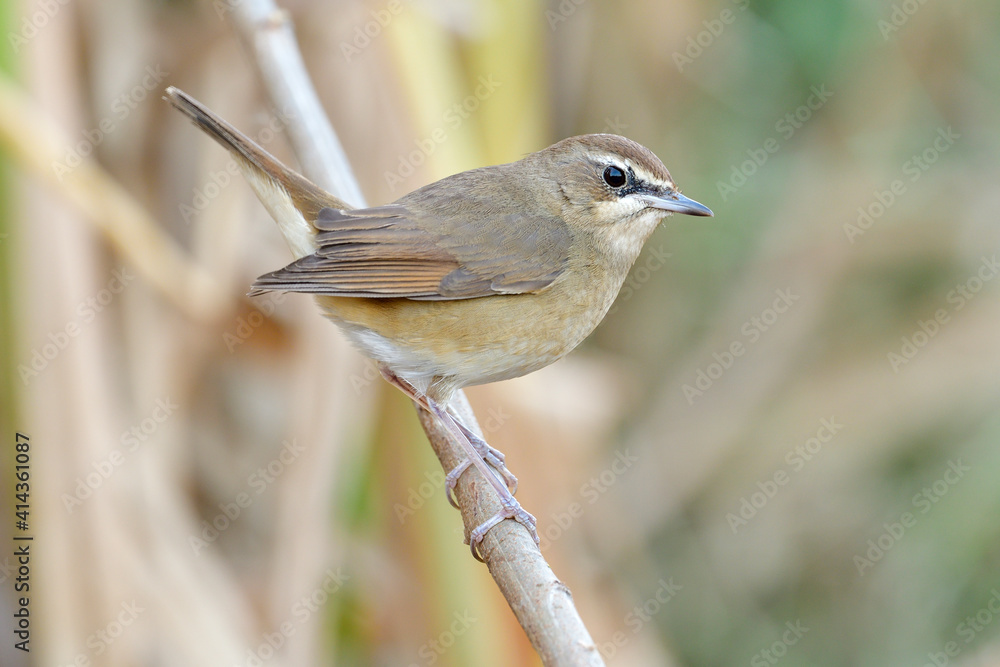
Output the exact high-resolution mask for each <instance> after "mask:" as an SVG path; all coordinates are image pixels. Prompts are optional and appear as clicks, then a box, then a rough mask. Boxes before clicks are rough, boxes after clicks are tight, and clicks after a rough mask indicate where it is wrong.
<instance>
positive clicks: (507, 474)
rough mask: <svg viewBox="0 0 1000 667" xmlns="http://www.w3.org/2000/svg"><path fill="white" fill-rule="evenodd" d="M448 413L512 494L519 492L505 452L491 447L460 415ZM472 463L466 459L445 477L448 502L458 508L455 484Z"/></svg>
mask: <svg viewBox="0 0 1000 667" xmlns="http://www.w3.org/2000/svg"><path fill="white" fill-rule="evenodd" d="M448 414H449V416H450V417H451V418H452V419H453V420H454V421H455V423H456V424H457V425H458V427H459V428H460V429H462V433H463V434H464V435H465V437H466V438H468V439H469V442H470V443H471V444H472V446H473V447H474V448H475V449H476V452H477V453H478V454H479V455H480V456H481V457H483V460H484V461H486V463H487V464H489V466H490V467H491V468H493V470H495V471H496V473H497V474H499V475H500V476H501V477H502V478H503V482H504V484H506V485H507V490H508V491H510V494H511V495H514V494H515V493H517V477H515V476H514V473H512V472H511V471H510V470H508V469H507V466H506V464H505V463H504V461H505V460H506V459H505V457H504V455H503V452H501V451H500V450H499V449H496V448H495V447H491V446H490V444H489V443H488V442H486V441H485V440H483V439H482V438H480V437H479V436H478V435H476V434H475V433H473V432H472V429H470V428H469V427H467V426H466V425H465V424H463V423H462V420H460V419H459V418H458V416H456V415H454V414H452V413H451V412H450V411H449V413H448ZM470 465H472V462H471V461H470V460H468V459H466V460H465V461H462V462H461V463H460V464H458V465H457V466H455V468H454V469H452V471H451V472H449V473H448V475H447V477H445V493H446V495H447V496H448V502H449V503H451V505H452V507H454V508H456V509H457V508H458V501H457V500H456V499H455V485H456V484H458V478H459V477H461V476H462V473H463V472H465V471H466V470H467V469H468V468H469V466H470Z"/></svg>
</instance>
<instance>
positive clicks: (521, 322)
mask: <svg viewBox="0 0 1000 667" xmlns="http://www.w3.org/2000/svg"><path fill="white" fill-rule="evenodd" d="M165 99H166V100H167V101H168V102H169V103H170V104H171V105H173V106H174V107H176V108H177V109H179V110H180V111H181V112H183V113H184V114H185V115H186V116H188V118H189V119H190V120H192V121H193V122H194V123H195V125H197V126H198V127H199V128H200V129H202V130H203V131H205V132H206V133H207V134H208V135H209V136H211V137H212V138H213V139H214V140H215V141H217V142H218V143H219V144H221V145H222V146H223V147H224V148H226V149H227V150H228V151H229V152H230V153H231V154H232V156H233V157H234V158H235V160H236V163H237V164H238V166H239V168H240V170H241V171H242V173H243V175H244V177H245V178H246V180H247V181H248V183H249V184H250V186H251V187H252V189H253V190H254V191H255V193H256V194H257V196H258V198H259V199H260V201H261V202H262V204H263V205H264V207H265V208H266V209H267V210H268V212H269V213H270V214H271V216H272V217H273V218H274V219H275V221H276V222H277V224H278V226H279V228H280V229H281V231H282V233H283V234H284V236H285V238H286V239H287V241H288V243H289V246H290V248H291V250H292V252H293V254H294V255H295V256H296V257H297V259H295V261H293V262H291V263H290V264H288V265H287V266H285V267H284V268H281V269H278V270H276V271H272V272H270V273H265V274H264V275H262V276H260V277H259V278H258V279H257V280H256V281H255V282H254V283H253V285H252V289H251V291H250V294H251V295H259V294H263V293H265V292H271V291H284V292H301V293H306V294H312V295H314V296H315V298H316V301H317V303H318V305H319V307H320V309H321V310H322V312H323V314H324V315H325V316H326V317H327V318H328V319H330V320H332V321H333V322H334V323H335V324H336V325H337V326H338V327H339V328H340V329H341V330H342V331H343V332H344V334H345V335H346V337H347V338H348V340H350V341H351V343H352V344H353V345H354V346H355V347H356V348H357V349H358V350H359V351H361V353H362V354H364V355H366V356H367V357H369V358H370V359H372V360H374V361H375V362H376V364H377V366H378V368H379V370H380V372H381V373H382V376H383V377H384V378H385V379H386V380H387V381H388V382H389V383H390V384H392V385H394V386H396V387H397V388H399V389H400V390H401V391H403V393H405V394H406V395H407V396H409V397H410V398H411V399H413V400H414V401H415V402H416V403H417V404H418V405H419V406H420V407H421V408H423V409H425V410H427V411H428V412H430V413H431V414H433V415H434V416H435V417H436V418H437V419H438V420H439V421H440V422H441V423H442V424H443V425H444V426H445V428H446V429H447V430H448V432H449V434H450V435H451V436H452V437H453V438H454V439H455V440H456V442H457V443H458V444H459V446H460V447H461V448H462V449H463V451H464V452H465V455H466V457H467V458H466V459H465V460H464V461H463V462H462V463H461V464H460V465H459V466H457V467H456V468H455V469H453V470H451V471H450V472H449V473H448V475H447V477H446V486H447V496H448V499H449V501H450V502H451V503H452V504H453V505H456V506H457V503H456V502H455V499H454V498H453V493H454V487H455V484H456V483H457V480H458V478H459V476H461V475H462V474H463V473H464V472H465V470H467V469H468V468H469V467H476V468H477V469H479V470H480V471H481V472H482V473H483V475H484V476H485V477H486V479H487V480H488V481H489V483H490V484H491V485H492V486H493V488H494V489H495V490H496V492H497V494H498V496H499V498H500V504H501V510H500V511H499V512H498V513H497V514H496V515H495V516H493V517H491V518H490V519H489V520H487V521H486V522H484V523H483V524H481V525H480V526H477V527H476V528H475V529H474V530H472V531H471V532H470V534H469V537H468V540H469V544H470V547H471V549H472V554H473V556H474V557H476V558H477V559H478V560H482V554H481V552H480V543H481V542H482V540H483V538H484V537H485V535H486V534H487V533H488V531H489V530H490V529H492V528H493V526H495V525H497V524H498V523H500V522H501V521H503V520H505V519H514V520H516V521H518V522H520V523H522V524H523V525H525V527H526V528H527V529H528V531H529V533H530V534H531V536H532V537H533V539H534V540H535V542H536V544H537V543H538V534H537V530H536V522H535V519H534V517H533V516H532V515H531V514H529V513H528V512H526V511H525V510H524V509H523V508H522V507H521V506H520V504H519V503H518V502H517V501H516V500H515V499H514V495H513V494H514V492H515V491H516V488H517V478H516V477H515V476H514V475H513V474H512V473H510V471H509V470H507V468H506V465H505V458H504V455H503V454H502V453H501V452H499V451H498V450H496V449H494V448H493V447H491V446H489V445H488V444H487V443H486V442H485V441H483V440H482V439H481V438H480V437H479V436H478V435H477V434H476V433H474V432H473V431H472V430H471V429H470V428H468V427H467V426H466V425H465V424H463V423H462V422H461V420H460V419H459V418H458V417H457V415H456V414H455V413H454V412H453V411H451V410H450V409H449V403H450V401H451V399H452V397H453V396H454V395H455V392H457V391H458V390H460V389H462V388H464V387H469V386H473V385H481V384H487V383H491V382H498V381H501V380H507V379H511V378H516V377H520V376H522V375H526V374H528V373H531V372H533V371H536V370H538V369H540V368H543V367H545V366H548V365H549V364H552V363H553V362H555V361H557V360H558V359H560V358H562V357H563V356H565V355H566V354H567V353H568V352H570V351H571V350H572V349H573V348H575V347H576V346H577V345H579V344H580V343H581V342H582V341H583V340H584V339H585V338H586V337H587V336H588V335H589V334H590V333H591V332H592V331H593V330H594V328H595V327H596V326H597V325H598V324H599V323H600V322H601V320H602V319H603V318H604V316H605V314H606V313H607V312H608V310H609V308H610V307H611V305H612V303H613V302H614V300H615V298H616V296H617V295H618V292H619V290H620V289H621V287H622V284H623V283H624V281H625V279H626V277H627V275H628V272H629V270H630V269H631V267H632V265H633V264H634V263H635V261H636V259H637V258H638V256H639V253H640V251H641V250H642V247H643V245H644V243H645V242H646V240H647V239H648V238H649V237H650V235H651V234H652V233H653V231H654V230H655V229H656V228H657V226H658V225H659V224H660V222H661V221H662V220H663V219H664V218H665V217H666V216H668V215H670V214H672V213H679V214H685V215H693V216H711V215H713V213H712V211H711V210H710V209H709V208H707V207H706V206H704V205H702V204H700V203H698V202H696V201H694V200H693V199H689V198H688V197H685V196H684V195H682V194H681V193H680V190H679V189H678V188H677V186H676V184H675V182H674V180H673V178H672V177H671V175H670V172H669V171H668V170H667V168H666V167H665V166H664V164H663V162H661V161H660V159H659V158H658V157H657V156H656V155H655V154H654V153H653V152H652V151H651V150H649V149H648V148H646V147H644V146H642V145H641V144H639V143H636V142H635V141H632V140H630V139H627V138H625V137H622V136H618V135H615V134H587V135H581V136H573V137H569V138H566V139H563V140H561V141H559V142H557V143H555V144H553V145H551V146H549V147H548V148H544V149H542V150H539V151H537V152H534V153H530V154H528V155H526V156H525V157H524V158H522V159H521V160H518V161H516V162H511V163H508V164H500V165H494V166H487V167H480V168H477V169H472V170H469V171H464V172H461V173H458V174H454V175H452V176H448V177H445V178H443V179H441V180H439V181H436V182H434V183H430V184H428V185H425V186H423V187H421V188H418V189H417V190H414V191H413V192H410V193H408V194H406V195H404V196H402V197H400V198H399V199H397V200H396V201H394V202H392V203H389V204H385V205H381V206H374V207H370V208H352V207H351V206H349V205H348V204H347V203H346V202H344V201H342V200H341V199H339V198H337V197H335V196H333V195H332V194H330V193H328V192H326V191H324V190H323V189H322V188H320V187H318V186H316V185H315V184H313V183H312V182H311V181H309V180H308V179H306V178H305V177H304V176H302V175H300V174H299V173H297V172H295V171H294V170H292V169H290V168H289V167H287V166H285V165H284V164H282V163H281V162H279V161H278V160H277V159H275V158H274V157H273V156H271V155H270V154H269V153H267V152H266V151H265V150H264V149H263V148H261V147H260V146H259V145H257V144H256V143H254V142H253V141H252V140H251V139H250V138H249V137H247V136H246V135H244V134H243V133H241V132H239V131H238V130H237V129H236V128H234V127H233V126H232V125H230V124H229V123H227V122H226V121H224V120H223V119H221V118H220V117H218V116H217V115H216V114H214V113H213V112H212V111H210V110H209V109H208V108H206V107H205V106H204V105H202V104H201V103H200V102H198V101H197V100H195V99H194V98H193V97H191V96H190V95H188V94H186V93H184V92H183V91H181V90H179V89H177V88H175V87H172V86H171V87H169V88H167V90H166V92H165Z"/></svg>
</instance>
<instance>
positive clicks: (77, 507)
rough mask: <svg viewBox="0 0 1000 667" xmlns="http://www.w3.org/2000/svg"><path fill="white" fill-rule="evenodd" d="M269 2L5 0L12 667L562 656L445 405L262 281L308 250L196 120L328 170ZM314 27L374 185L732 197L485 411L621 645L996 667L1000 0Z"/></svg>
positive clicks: (531, 501)
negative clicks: (519, 165)
mask: <svg viewBox="0 0 1000 667" xmlns="http://www.w3.org/2000/svg"><path fill="white" fill-rule="evenodd" d="M238 3H239V0H215V1H214V2H207V1H206V2H193V1H187V2H186V1H178V0H161V1H159V2H150V1H143V0H100V1H97V0H73V1H71V2H70V1H67V0H26V1H24V2H15V3H5V4H4V5H3V6H2V18H0V27H2V30H0V33H2V34H3V35H4V36H5V37H4V40H3V41H4V45H3V47H0V68H2V70H3V72H4V74H3V76H2V86H0V135H2V136H0V141H2V146H3V148H2V153H0V155H2V159H3V164H4V166H3V169H2V172H0V193H2V194H0V208H2V212H0V258H2V272H0V293H2V296H0V302H2V304H3V307H2V311H0V312H2V320H0V330H2V333H0V347H2V352H0V364H2V368H0V371H2V378H3V382H2V392H3V397H2V412H0V421H2V426H3V428H2V434H3V435H2V439H3V454H2V461H3V466H4V471H5V472H4V474H3V476H2V479H0V493H2V499H0V508H2V510H3V512H2V516H3V520H2V521H0V537H2V538H3V540H4V543H5V544H6V545H8V546H5V547H3V548H2V549H0V554H3V555H2V556H0V591H2V594H0V611H2V614H0V619H2V620H0V630H2V635H3V637H4V639H3V641H2V642H0V663H2V664H3V665H4V666H17V665H24V664H28V662H29V658H30V661H31V662H33V663H34V664H38V665H60V666H62V665H213V666H215V665H245V666H251V665H262V664H266V665H319V664H323V665H393V666H395V665H403V666H407V667H409V666H411V665H483V666H492V665H498V666H500V665H536V664H540V663H539V662H538V659H537V657H536V656H535V654H534V652H533V650H532V649H531V647H530V645H529V644H528V643H527V640H526V639H525V638H524V636H523V633H522V631H521V629H520V628H519V626H518V625H517V624H516V622H515V620H514V618H513V615H512V614H511V613H510V611H509V609H508V608H507V606H506V604H505V602H504V600H503V599H502V597H501V596H500V595H499V593H498V592H497V591H496V589H495V586H494V585H493V582H492V580H491V579H490V577H489V575H488V573H487V570H486V568H485V567H483V566H482V565H480V564H478V563H476V562H475V561H473V560H472V558H470V556H469V554H468V549H467V548H466V547H465V546H463V544H462V528H461V521H460V517H459V515H458V513H457V512H455V511H454V510H452V509H451V508H450V507H449V506H448V504H447V502H446V501H445V497H444V492H443V473H442V471H441V469H440V466H439V464H438V462H437V460H436V459H435V458H434V456H433V454H432V453H431V450H430V447H429V446H428V444H427V442H426V438H425V436H424V434H423V432H422V430H421V429H420V427H419V424H418V421H417V419H416V415H415V412H414V410H413V407H412V406H411V405H410V404H409V403H408V402H407V401H406V399H405V398H404V397H403V396H402V395H401V394H399V392H396V391H394V390H392V389H391V388H389V387H388V386H387V385H386V384H385V383H384V382H382V381H381V379H380V378H378V376H377V373H376V372H375V370H374V369H373V368H372V366H371V364H370V363H367V362H366V361H365V360H364V359H362V358H361V357H360V356H359V355H358V354H357V353H355V352H354V351H353V350H352V349H350V347H349V346H348V345H347V344H346V343H345V341H344V339H343V338H342V337H341V336H340V334H339V333H338V332H337V331H336V329H335V327H333V326H331V325H330V324H329V323H328V322H326V321H324V320H323V319H322V318H321V317H320V315H319V314H318V312H317V310H316V309H315V307H314V305H313V303H312V302H311V300H310V299H309V298H307V297H305V296H302V295H288V296H286V297H284V298H282V297H281V296H280V295H278V296H267V297H262V298H258V299H254V300H251V299H249V298H247V297H245V296H244V295H245V293H246V291H247V289H248V286H249V285H250V283H251V282H252V280H253V279H254V278H255V277H256V276H257V275H259V274H262V273H264V272H267V271H270V270H273V269H276V268H278V267H281V266H283V265H285V264H286V263H287V262H288V261H290V259H291V257H290V254H289V252H288V249H287V248H286V246H285V245H284V242H283V240H282V239H281V237H280V235H279V234H278V232H277V229H276V227H275V225H274V224H273V222H272V221H271V220H270V219H269V218H268V216H267V214H266V213H265V212H264V210H263V208H262V207H261V206H260V205H259V204H258V202H257V201H256V200H255V199H254V197H253V195H252V193H251V191H250V189H249V188H248V187H247V186H246V184H245V183H243V181H242V179H241V177H239V176H234V174H233V173H232V172H230V171H229V170H228V165H229V158H228V156H227V155H226V154H225V152H224V151H222V150H220V149H219V148H218V147H217V146H216V145H215V144H213V143H211V142H210V141H209V140H208V139H206V137H205V136H204V135H202V134H201V133H200V132H198V131H197V130H196V129H195V128H194V127H192V126H191V125H190V123H188V122H187V121H186V120H184V119H183V118H182V117H181V116H180V114H177V113H176V112H174V111H172V110H171V109H169V108H168V106H167V104H166V103H165V102H163V101H162V100H161V95H162V90H163V89H164V88H165V87H166V86H168V85H175V86H178V87H180V88H182V89H184V90H186V91H187V92H189V93H191V94H192V95H194V96H195V97H197V98H199V99H200V100H202V101H203V102H204V103H205V104H207V105H208V106H209V107H211V108H213V109H214V110H215V111H216V112H218V113H219V114H220V115H222V116H223V117H225V118H226V119H228V120H229V121H231V122H232V123H234V124H235V125H236V126H237V127H239V128H240V129H242V130H243V131H244V132H246V133H247V134H249V135H250V136H252V137H254V138H256V139H257V140H258V141H259V142H260V143H261V144H262V145H264V146H265V147H266V148H267V149H268V150H269V151H271V152H273V153H274V154H276V155H277V156H279V157H280V158H281V159H284V160H287V161H289V163H291V164H296V163H295V162H294V157H293V155H292V153H291V150H290V148H289V145H288V143H287V137H286V136H285V134H286V133H285V130H286V128H287V126H288V123H289V122H294V119H288V118H286V117H284V116H283V115H282V114H281V113H280V112H281V110H280V109H275V108H273V107H271V106H270V105H269V103H268V101H267V98H266V96H265V95H264V94H263V93H262V89H261V86H260V83H259V77H258V75H257V72H256V70H255V65H254V64H253V62H252V59H251V58H250V57H249V56H248V50H247V49H246V48H244V47H243V46H242V45H241V43H240V39H239V37H238V35H237V33H236V31H235V30H234V29H233V25H232V22H231V19H232V14H233V11H234V9H236V8H237V7H238ZM284 7H285V8H286V9H287V11H288V12H289V14H290V16H291V18H292V20H293V21H294V25H295V27H296V31H297V35H298V38H299V41H300V44H301V47H302V50H303V53H304V57H305V59H306V65H307V67H308V68H309V70H310V72H311V74H312V76H313V78H314V81H315V85H316V87H317V89H318V91H319V94H320V96H321V98H322V101H323V104H324V106H325V107H326V109H327V110H328V113H329V115H330V117H331V119H332V121H333V124H334V126H335V127H336V129H337V131H338V133H339V135H340V137H341V140H342V142H343V144H344V147H345V150H346V152H347V154H348V157H349V159H350V161H351V163H352V165H353V167H354V169H355V172H356V175H357V177H358V179H359V181H360V183H361V186H362V189H363V191H364V193H365V196H366V198H367V199H368V201H369V202H370V203H371V204H378V203H384V202H388V201H391V200H394V199H396V198H397V197H399V196H401V195H403V194H405V193H406V192H408V191H410V190H412V189H415V188H417V187H419V186H421V185H424V184H426V183H428V182H431V181H433V180H436V179H438V178H441V177H443V176H446V175H448V174H451V173H454V172H457V171H461V170H465V169H469V168H473V167H477V166H482V165H486V164H494V163H500V162H506V161H511V160H515V159H518V158H519V157H521V156H522V155H524V154H525V153H528V152H531V151H535V150H538V149H541V148H543V147H545V146H547V145H549V144H551V143H553V142H555V141H556V140H558V139H561V138H563V137H566V136H569V135H574V134H583V133H589V132H614V133H618V134H623V135H626V136H628V137H630V138H632V139H634V140H636V141H639V142H640V143H642V144H645V145H646V146H648V147H650V148H651V149H652V150H653V151H654V152H655V153H657V155H659V156H660V157H661V158H662V159H663V161H664V162H665V164H666V165H667V166H668V168H669V169H670V170H671V173H672V174H673V176H674V178H675V180H676V182H677V183H678V184H679V185H680V186H681V188H682V189H683V191H684V193H685V194H687V195H688V196H690V197H692V198H694V199H696V200H698V201H700V202H702V203H704V204H706V205H708V206H709V207H711V208H712V209H713V210H714V211H715V217H714V218H710V219H692V218H684V217H674V218H671V219H668V220H667V221H665V223H664V224H663V225H662V226H661V228H660V229H659V230H657V232H656V233H655V234H654V236H653V237H652V239H651V240H650V241H649V243H648V244H647V246H646V249H645V250H644V252H643V255H642V256H641V257H640V258H639V260H638V262H637V263H636V266H635V268H634V269H633V272H632V274H631V277H630V279H629V281H628V282H627V283H626V285H625V287H624V289H623V290H622V293H621V295H620V297H619V300H618V302H617V303H616V305H615V306H614V308H613V311H612V313H611V314H610V315H609V316H608V318H607V319H606V320H605V322H604V323H603V324H602V325H601V326H600V328H599V329H598V330H597V331H596V333H595V334H594V335H593V336H592V337H591V338H590V339H589V340H588V341H586V343H584V345H583V346H581V348H580V349H579V350H577V351H576V352H574V353H573V354H571V355H570V356H569V357H568V358H566V359H564V360H562V361H560V362H559V363H557V364H555V365H554V366H552V367H550V368H548V369H545V370H544V371H541V372H538V373H536V374H534V375H531V376H528V377H525V378H521V379H519V380H515V381H510V382H506V383H501V384H497V385H492V386H486V387H478V388H472V389H470V390H469V391H468V394H469V397H470V400H471V401H472V403H473V405H474V407H475V408H476V411H477V414H478V416H479V420H480V423H481V424H482V426H483V428H484V430H485V432H486V434H487V438H488V439H489V440H490V442H491V444H493V445H494V446H496V447H498V448H500V449H501V450H503V451H505V452H506V453H507V461H508V464H509V465H510V468H511V470H513V471H514V472H515V473H516V474H517V475H518V476H519V477H520V480H521V485H520V493H519V494H518V497H519V499H520V500H521V502H522V503H523V504H524V506H525V508H527V509H528V510H529V511H531V512H532V513H534V514H535V515H536V516H537V517H538V520H539V532H540V533H541V535H542V547H543V550H544V553H545V555H546V556H547V558H548V559H549V561H550V563H551V564H552V566H553V568H554V570H555V572H556V574H557V576H559V577H560V578H561V579H562V580H563V581H565V582H566V583H567V584H568V585H569V587H570V589H571V590H572V591H573V594H574V599H575V601H576V603H577V605H578V608H579V610H580V612H581V615H582V616H583V618H584V620H585V622H586V623H587V625H588V627H589V629H590V632H591V634H592V636H593V638H594V640H595V642H597V643H598V645H599V646H600V649H601V652H602V654H603V655H604V657H605V659H606V660H607V662H608V664H609V665H699V666H700V665H720V666H721V665H738V664H749V665H752V666H754V667H756V666H760V665H773V664H778V663H779V662H780V664H782V665H872V666H875V665H878V666H884V665H914V666H920V665H937V666H939V667H940V665H945V664H949V665H970V666H977V667H978V666H985V665H997V664H1000V520H998V517H1000V483H998V480H1000V447H998V446H997V443H998V438H1000V413H998V407H1000V346H998V344H997V336H998V330H1000V299H998V298H997V295H998V293H1000V292H998V287H1000V280H994V279H995V278H997V274H998V272H1000V265H998V264H997V254H998V248H1000V225H998V224H997V223H998V220H997V214H998V211H1000V188H998V187H997V183H998V181H1000V160H998V156H1000V112H998V110H1000V68H998V66H997V63H998V62H1000V5H998V4H997V3H996V2H988V1H987V0H967V1H964V2H953V3H948V2H940V1H938V2H935V1H930V2H926V1H924V0H896V1H895V2H892V1H891V0H879V1H878V2H861V1H860V0H831V1H828V2H823V3H804V2H791V1H787V0H786V1H777V0H775V1H766V0H723V1H719V2H710V3H704V2H693V1H690V0H683V1H681V0H678V1H675V2H655V3H654V2H633V3H613V2H604V1H598V0H559V1H558V2H557V1H556V0H552V1H551V2H528V1H517V0H515V1H509V2H499V1H493V2H489V1H485V0H484V1H479V2H459V1H458V0H412V1H403V0H370V1H365V2H362V1H342V2H319V1H313V0H294V1H291V2H288V3H286V4H285V5H284ZM16 433H22V434H24V435H26V436H28V437H29V438H30V447H31V449H30V452H31V466H32V468H31V482H30V483H31V487H30V489H31V490H30V505H31V508H30V517H29V521H28V525H29V528H28V529H27V530H26V531H22V530H18V528H17V527H16V524H15V515H14V507H13V505H14V503H15V500H14V498H15V496H14V494H15V486H14V484H15V481H16V480H15V478H14V474H13V463H14V460H15V459H14V457H15V441H16V437H17V436H16ZM15 533H16V534H19V535H24V534H30V535H33V536H34V541H33V542H32V543H31V550H32V551H31V553H32V561H31V568H32V569H31V591H30V596H31V600H30V613H31V623H32V625H31V631H32V634H31V644H30V648H31V653H30V655H29V654H25V653H24V652H22V651H19V650H16V649H15V648H14V643H15V641H16V638H15V637H14V635H13V634H12V633H13V627H12V626H13V614H14V612H15V611H16V609H17V605H16V597H18V596H16V595H15V593H14V585H15V579H16V576H17V570H16V562H15V558H14V556H13V550H14V547H13V546H9V545H14V544H15V543H14V542H12V541H11V538H12V536H13V535H14V534H15ZM18 595H20V594H18Z"/></svg>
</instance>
